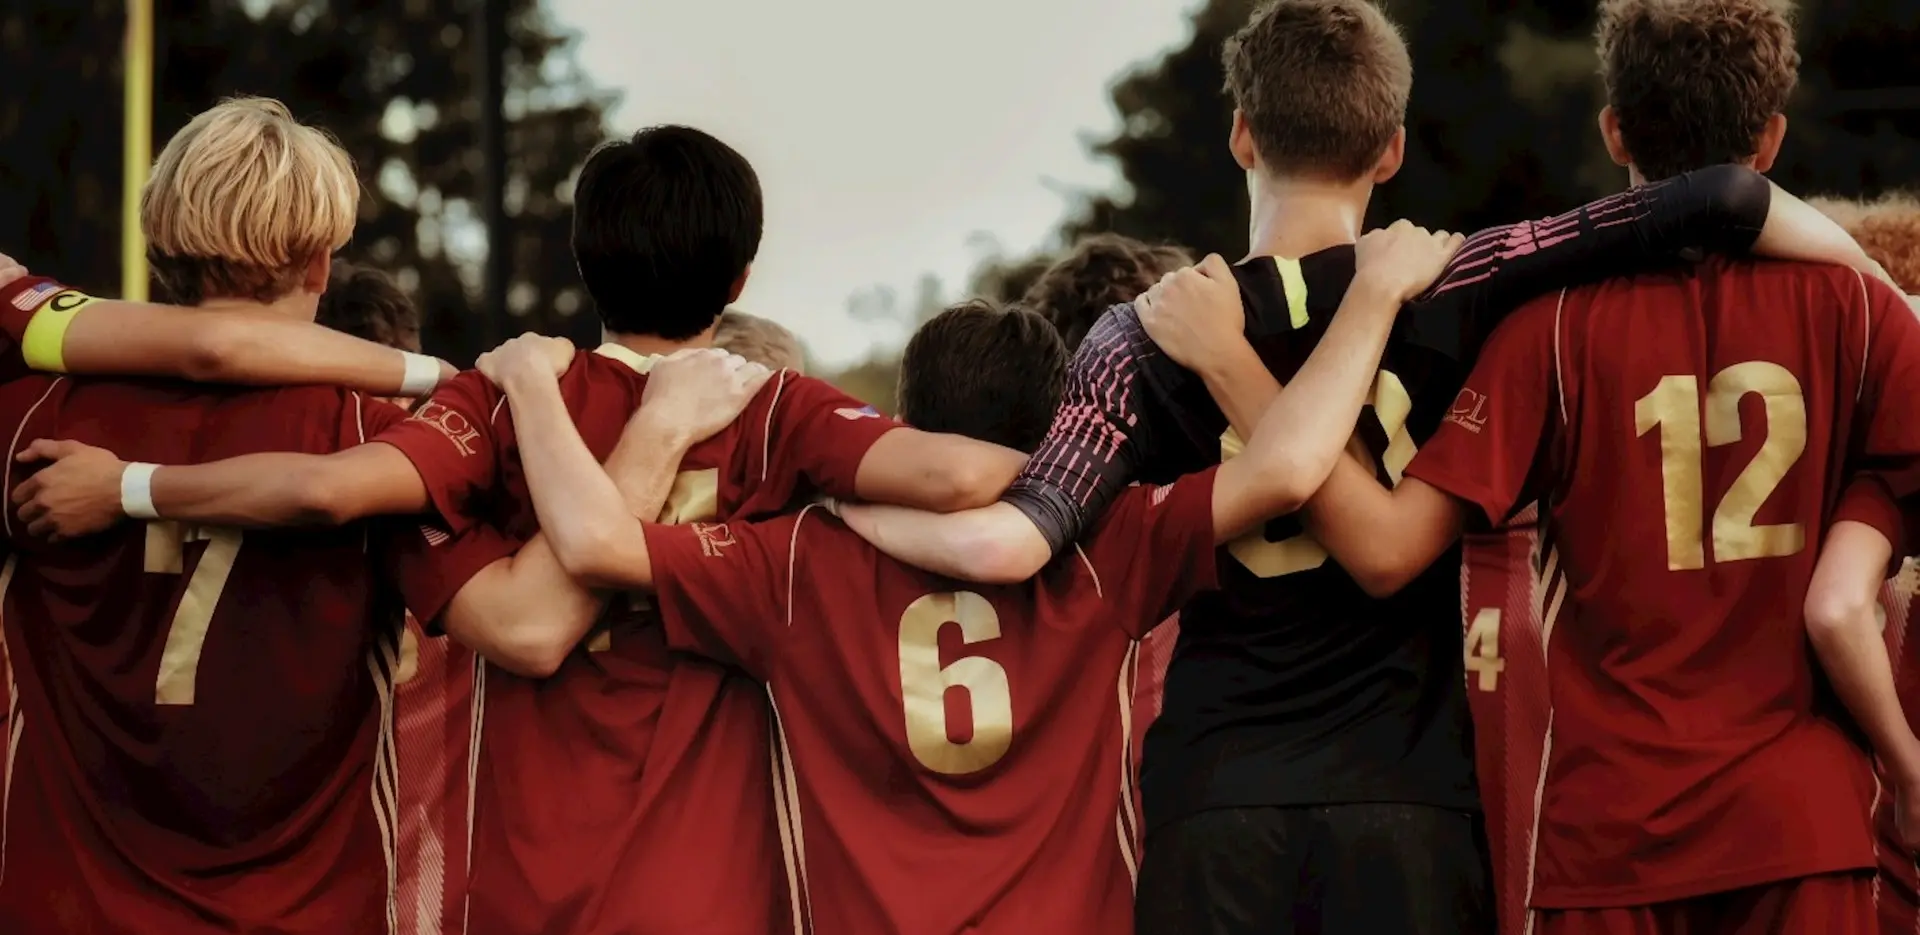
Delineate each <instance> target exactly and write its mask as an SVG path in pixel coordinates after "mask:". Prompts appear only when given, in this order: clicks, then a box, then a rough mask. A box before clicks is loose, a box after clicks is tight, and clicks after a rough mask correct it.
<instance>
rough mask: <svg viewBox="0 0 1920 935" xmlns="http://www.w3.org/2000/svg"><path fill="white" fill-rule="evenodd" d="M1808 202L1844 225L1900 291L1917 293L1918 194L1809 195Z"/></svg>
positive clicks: (1919, 246)
mask: <svg viewBox="0 0 1920 935" xmlns="http://www.w3.org/2000/svg"><path fill="white" fill-rule="evenodd" d="M1808 203H1809V204H1811V205H1813V206H1814V207H1815V208H1818V209H1820V211H1821V213H1823V214H1825V215H1826V216H1827V217H1830V218H1833V220H1834V222H1835V223H1837V224H1839V225H1840V226H1841V227H1843V228H1846V231H1847V233H1848V234H1850V235H1852V237H1853V239H1854V240H1857V241H1859V242H1860V248H1861V249H1863V250H1865V251H1867V256H1870V257H1872V258H1873V259H1874V261H1875V262H1878V263H1879V264H1880V265H1881V266H1883V267H1886V270H1887V273H1888V275H1890V276H1892V277H1893V281H1894V282H1895V283H1897V284H1898V285H1899V286H1900V289H1901V291H1903V292H1905V293H1906V294H1908V295H1920V198H1915V197H1914V196H1912V195H1905V194H1899V193H1893V194H1888V195H1884V196H1882V197H1881V198H1880V199H1879V200H1877V201H1846V200H1842V199H1838V198H1813V199H1809V201H1808Z"/></svg>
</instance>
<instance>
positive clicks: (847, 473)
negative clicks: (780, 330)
mask: <svg viewBox="0 0 1920 935" xmlns="http://www.w3.org/2000/svg"><path fill="white" fill-rule="evenodd" d="M779 380H780V385H779V386H778V387H777V388H776V391H777V392H778V393H779V394H780V395H779V397H778V398H777V399H776V400H775V401H774V404H773V411H772V413H771V415H770V416H769V417H768V422H767V437H766V438H765V439H764V443H765V448H764V449H763V456H764V462H763V467H762V470H763V473H762V474H761V478H760V479H761V480H762V481H770V480H774V479H792V478H799V477H805V478H806V479H807V480H809V481H812V482H813V484H814V486H816V487H818V488H820V489H821V490H822V491H824V492H825V493H826V494H827V495H828V496H831V497H840V498H848V499H850V498H852V497H853V496H854V492H853V481H854V477H855V476H856V475H857V474H859V472H860V462H861V460H862V459H864V458H866V456H867V450H868V449H870V448H872V447H873V443H874V442H877V441H879V440H880V436H882V435H885V434H887V433H888V432H891V431H893V430H894V429H897V428H899V427H900V423H898V422H895V421H893V420H892V419H889V418H887V417H886V416H883V415H881V414H880V411H879V410H877V409H875V408H873V407H872V406H869V405H867V404H866V403H863V402H861V401H859V400H857V399H854V398H853V397H851V396H848V395H847V394H845V393H842V392H840V391H839V390H837V389H835V388H834V387H833V385H832V384H830V383H827V382H826V381H825V380H818V379H814V378H812V377H804V376H800V375H799V374H796V373H794V372H792V371H790V370H782V371H781V372H780V375H779ZM755 441H759V440H758V439H756V440H755ZM756 460H758V459H756ZM782 486H783V487H785V486H788V485H782Z"/></svg>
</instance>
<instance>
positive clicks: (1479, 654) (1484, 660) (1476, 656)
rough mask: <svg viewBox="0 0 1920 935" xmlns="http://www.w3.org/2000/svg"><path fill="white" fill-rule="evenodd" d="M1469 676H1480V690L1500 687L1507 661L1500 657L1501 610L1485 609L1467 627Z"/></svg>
mask: <svg viewBox="0 0 1920 935" xmlns="http://www.w3.org/2000/svg"><path fill="white" fill-rule="evenodd" d="M1466 662H1467V674H1468V675H1469V676H1471V675H1474V674H1478V675H1479V676H1480V684H1479V685H1478V688H1479V689H1480V690H1481V691H1483V692H1490V691H1494V690H1496V689H1498V688H1499V687H1500V673H1502V672H1504V671H1506V669H1507V660H1505V659H1503V658H1501V656H1500V608H1498V607H1483V608H1481V609H1480V612H1479V613H1476V614H1474V615H1473V623H1472V624H1470V625H1469V626H1468V627H1467V659H1466Z"/></svg>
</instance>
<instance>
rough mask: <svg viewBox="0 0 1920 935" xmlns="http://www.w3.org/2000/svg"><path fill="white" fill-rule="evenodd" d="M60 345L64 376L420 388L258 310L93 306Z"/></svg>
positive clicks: (340, 337) (366, 349)
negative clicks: (143, 376) (157, 376)
mask: <svg viewBox="0 0 1920 935" xmlns="http://www.w3.org/2000/svg"><path fill="white" fill-rule="evenodd" d="M60 344H61V356H62V359H63V360H62V362H63V364H64V369H66V370H68V371H71V372H73V373H89V374H112V375H135V374H164V375H167V376H175V377H180V378H183V379H187V380H194V381H197V382H202V383H238V384H245V385H252V386H292V385H298V384H303V383H327V384H334V385H338V386H344V387H348V388H350V389H357V390H361V391H364V392H367V393H372V394H375V395H378V396H401V395H419V394H420V393H421V390H422V389H423V388H422V387H419V386H414V387H405V386H404V384H405V382H406V381H405V377H406V369H407V355H406V354H405V353H404V352H402V351H399V350H396V349H394V348H390V347H383V346H381V345H378V344H375V343H373V342H371V341H365V340H362V339H360V338H356V337H352V336H351V335H346V334H342V333H340V332H338V331H334V330H332V329H329V328H323V327H321V326H319V325H316V324H314V323H313V322H310V321H300V320H297V319H294V318H289V317H286V316H284V315H275V314H270V313H266V312H245V311H228V310H213V309H186V308H176V307H173V306H168V305H150V304H147V303H142V302H113V301H105V300H96V301H94V302H92V303H90V304H88V306H87V307H86V310H85V312H84V313H82V314H78V315H75V316H74V317H73V320H72V321H71V323H69V324H68V325H67V326H66V335H65V337H64V339H63V340H62V341H61V342H60ZM416 356H417V355H416ZM423 360H427V361H431V363H432V365H433V371H431V372H432V373H433V379H432V383H436V384H437V383H438V382H440V381H444V380H447V379H449V378H451V377H452V376H453V375H454V373H455V372H456V371H455V369H454V367H453V365H451V364H449V363H447V362H446V361H441V360H431V358H423ZM427 388H430V387H427ZM403 389H404V390H406V392H403Z"/></svg>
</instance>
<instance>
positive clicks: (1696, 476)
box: [1633, 360, 1807, 571]
mask: <svg viewBox="0 0 1920 935" xmlns="http://www.w3.org/2000/svg"><path fill="white" fill-rule="evenodd" d="M1749 393H1755V394H1759V396H1760V397H1761V399H1762V400H1764V401H1765V404H1766V409H1765V412H1766V423H1767V437H1766V440H1765V441H1763V442H1761V444H1760V450H1759V451H1758V452H1757V453H1755V454H1754V456H1753V460H1752V461H1750V462H1748V463H1747V466H1746V468H1745V469H1743V470H1742V471H1741V472H1740V476H1738V477H1736V478H1734V479H1733V484H1732V486H1729V487H1728V488H1727V493H1726V496H1724V497H1721V498H1720V503H1719V504H1718V505H1717V506H1715V507H1714V509H1713V560H1714V561H1716V562H1736V561H1741V560H1743V559H1753V558H1777V557H1780V556H1786V555H1793V554H1795V553H1798V552H1799V551H1800V549H1801V548H1803V547H1804V546H1805V545H1806V529H1805V528H1804V527H1802V526H1801V525H1800V524H1799V523H1776V524H1772V525H1761V526H1755V525H1754V524H1753V517H1754V514H1756V513H1758V512H1760V506H1761V505H1762V504H1764V503H1766V502H1767V498H1768V497H1770V496H1772V495H1773V491H1774V489H1775V488H1776V487H1779V486H1780V481H1781V479H1782V478H1784V477H1786V476H1787V470H1788V469H1790V468H1792V467H1793V466H1794V464H1795V463H1797V462H1798V461H1799V460H1800V455H1801V454H1803V453H1804V452H1805V451H1806V450H1807V401H1806V398H1805V397H1804V396H1802V395H1801V392H1800V381H1799V380H1798V379H1796V378H1795V377H1794V375H1793V374H1792V373H1791V372H1790V371H1788V370H1787V368H1785V367H1782V366H1780V365H1779V364H1776V363H1772V362H1769V361H1764V360H1750V361H1747V362H1745V363H1740V364H1734V365H1733V366H1731V367H1728V368H1727V369H1725V370H1722V371H1720V372H1719V373H1716V374H1714V375H1713V379H1712V380H1711V381H1710V382H1708V384H1707V398H1706V431H1705V432H1704V433H1702V432H1701V418H1700V411H1701V405H1700V379H1699V378H1698V377H1696V376H1693V375H1692V374H1676V375H1672V376H1665V377H1661V378H1660V382H1659V383H1658V384H1655V386H1654V388H1653V391H1652V392H1650V393H1648V394H1647V395H1645V396H1642V397H1640V398H1639V399H1638V400H1636V401H1635V402H1634V404H1633V420H1634V431H1635V433H1637V434H1638V435H1640V436H1641V437H1645V436H1646V434H1647V433H1648V432H1651V431H1653V430H1654V429H1655V428H1658V429H1659V430H1660V482H1661V492H1662V499H1663V500H1664V501H1665V506H1666V525H1667V568H1668V569H1669V570H1671V571H1688V570H1692V569H1697V568H1704V567H1706V544H1705V542H1704V538H1705V537H1704V536H1703V534H1702V531H1701V528H1702V526H1703V525H1704V523H1703V522H1702V519H1701V513H1702V512H1703V511H1704V510H1705V505H1706V493H1705V489H1704V488H1705V484H1704V482H1703V480H1702V478H1701V473H1702V466H1701V460H1702V458H1703V456H1704V453H1703V450H1702V440H1703V437H1704V441H1705V447H1708V448H1718V447H1720V446H1722V445H1731V444H1733V443H1735V442H1738V441H1739V440H1740V438H1741V434H1742V428H1741V425H1740V400H1741V399H1743V398H1744V397H1746V396H1747V394H1749Z"/></svg>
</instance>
